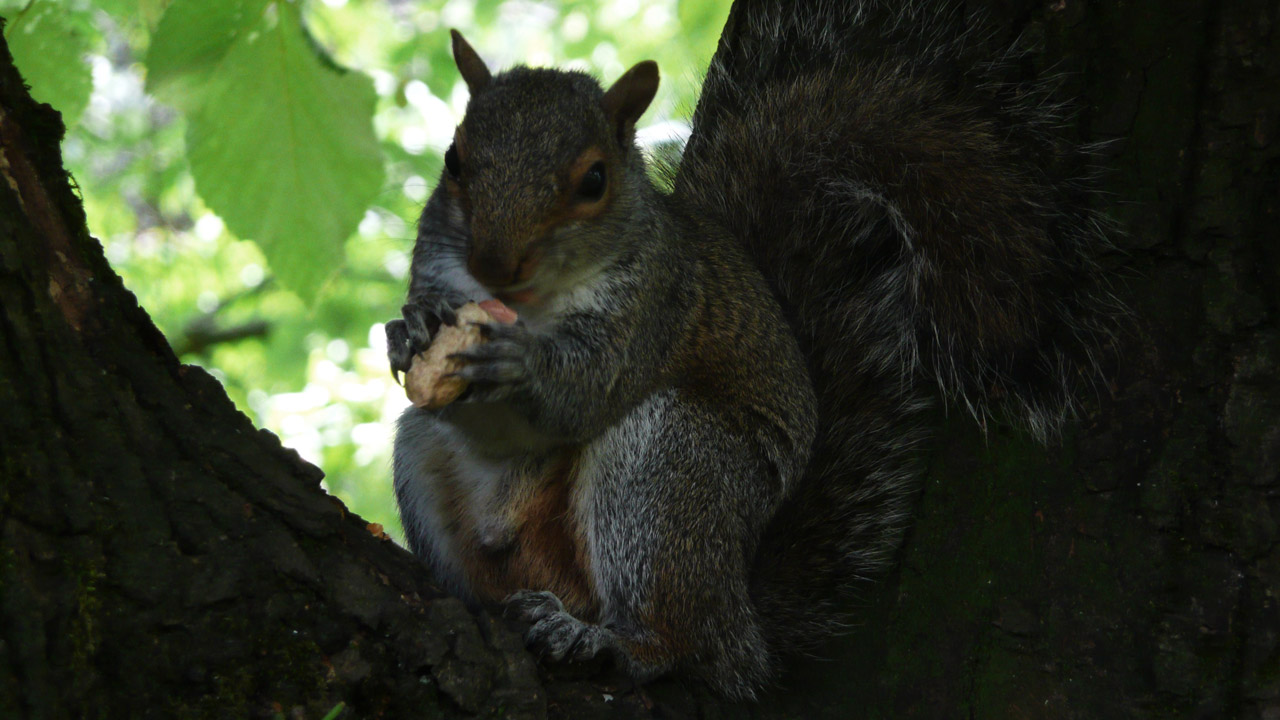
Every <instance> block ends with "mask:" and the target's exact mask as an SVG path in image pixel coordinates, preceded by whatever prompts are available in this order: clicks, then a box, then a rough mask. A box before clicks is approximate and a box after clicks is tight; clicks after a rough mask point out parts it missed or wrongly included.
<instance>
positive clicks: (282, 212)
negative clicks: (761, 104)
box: [0, 0, 729, 535]
mask: <svg viewBox="0 0 1280 720" xmlns="http://www.w3.org/2000/svg"><path fill="white" fill-rule="evenodd" d="M728 6H729V0H717V1H715V2H694V1H690V0H679V1H678V2H677V0H651V1H646V2H643V3H642V2H640V0H598V1H588V0H565V1H564V2H561V3H553V2H531V1H529V0H447V1H446V0H421V1H419V2H414V3H388V2H385V1H384V0H323V1H320V0H299V1H298V2H285V1H284V0H217V1H216V2H213V1H210V0H0V15H3V16H4V17H5V18H6V20H7V23H6V27H5V37H6V40H7V41H8V42H9V44H10V47H11V50H12V52H13V54H14V57H15V60H16V62H17V65H18V68H19V70H21V71H22V72H23V73H24V77H25V78H26V80H27V81H28V83H30V84H31V85H32V88H33V92H34V94H35V96H36V97H37V98H38V99H41V100H42V101H45V102H49V103H50V104H52V105H53V106H54V107H55V108H56V109H58V110H60V111H61V112H62V113H63V118H64V121H65V122H66V123H67V125H68V135H67V138H66V140H65V143H64V148H63V149H64V156H65V158H66V160H67V162H68V165H69V167H70V168H71V170H72V172H73V173H74V174H75V176H76V179H77V181H78V183H79V185H80V187H81V190H82V192H83V195H84V202H85V209H86V212H87V214H88V217H89V223H90V228H91V230H92V231H93V232H94V234H95V235H97V236H98V237H99V238H101V239H102V241H103V244H104V246H105V248H106V251H107V256H108V258H109V259H110V260H111V262H112V265H113V267H115V269H116V270H117V272H119V273H120V274H121V275H122V276H123V277H124V279H125V282H126V284H128V286H129V287H130V288H131V289H132V290H133V291H134V292H135V293H136V294H137V295H138V297H139V300H140V302H141V303H142V305H143V306H144V307H145V308H147V310H148V312H149V313H150V314H151V316H152V318H153V319H155V321H156V323H157V324H158V325H159V326H160V328H161V329H162V330H163V331H164V332H165V334H166V336H167V337H168V338H169V340H170V342H171V344H172V345H173V346H174V348H175V350H176V351H177V352H178V353H179V354H180V355H181V356H182V358H183V360H184V361H185V362H197V363H200V364H202V365H204V366H206V367H208V368H209V369H210V370H211V371H212V372H213V373H214V374H215V375H217V376H218V377H219V378H220V379H221V380H222V382H223V384H224V385H225V386H226V388H227V391H228V393H229V394H230V395H231V397H232V398H233V399H234V400H235V401H236V402H237V404H239V405H240V407H242V408H244V409H245V411H246V412H248V413H250V414H251V415H252V416H253V417H255V419H256V421H257V422H258V423H259V424H261V425H263V426H264V427H267V428H269V429H271V430H273V431H275V432H276V433H278V434H279V435H280V436H281V438H282V439H283V440H284V442H285V443H286V444H288V445H290V446H292V447H295V448H297V449H298V450H299V452H300V453H302V455H303V456H304V457H306V458H307V459H308V460H311V461H312V462H315V463H317V464H318V465H320V466H321V467H322V468H324V469H325V471H326V472H327V479H326V482H327V483H328V484H329V487H330V489H331V490H332V491H333V492H334V493H335V494H337V495H338V496H339V497H341V498H342V499H343V501H344V502H346V503H347V504H348V506H350V507H351V508H352V509H353V510H354V511H356V512H358V513H359V514H361V515H362V516H364V517H366V518H368V519H369V520H372V521H374V522H380V523H383V524H384V525H386V526H387V527H388V530H389V531H391V532H392V534H393V535H394V534H395V533H396V532H398V523H397V522H396V519H395V511H394V503H393V502H392V500H391V498H390V471H389V461H388V455H389V449H390V437H391V427H392V421H393V419H394V418H395V417H396V415H398V414H399V412H400V411H401V410H402V409H403V408H404V407H405V405H406V400H405V399H404V395H403V392H402V391H401V390H400V389H399V388H397V387H396V386H395V385H394V384H393V383H392V381H391V378H390V374H389V372H388V370H387V365H386V358H385V352H384V348H383V338H382V324H381V323H383V322H385V321H386V320H388V319H390V318H392V317H394V316H396V315H397V314H398V313H399V307H400V303H401V302H402V301H403V297H404V291H405V283H406V274H407V271H408V265H409V252H410V250H411V248H412V244H413V237H414V232H413V220H414V219H415V217H416V214H417V212H418V210H419V209H420V207H421V204H422V201H423V200H424V199H425V197H426V195H427V193H428V191H429V189H430V186H431V185H432V184H434V182H435V178H436V177H438V176H439V173H440V171H441V163H442V158H441V153H442V152H443V150H444V149H445V147H447V145H448V142H449V140H450V139H451V137H452V134H453V128H454V126H455V124H456V123H457V121H458V119H459V118H460V117H461V113H462V111H463V109H464V107H465V102H466V92H465V86H464V85H463V84H462V83H461V81H460V79H459V78H458V74H457V70H456V69H455V68H454V66H453V60H452V57H451V56H450V51H449V42H448V34H447V30H448V29H449V28H457V29H459V30H461V31H462V32H463V33H464V34H465V35H466V36H467V38H468V39H469V40H470V42H471V43H472V45H474V46H475V47H476V48H477V49H479V50H480V52H481V53H482V54H483V55H484V56H485V59H486V61H488V62H489V64H490V66H491V67H494V68H500V67H505V66H508V65H511V64H514V63H517V62H525V63H528V64H533V65H549V64H555V65H561V66H565V65H568V66H571V67H577V68H580V69H585V70H590V71H593V72H595V73H596V74H597V76H599V77H601V78H602V79H603V80H605V81H606V82H607V81H610V80H612V79H613V78H615V77H617V76H618V75H620V74H621V73H622V72H623V71H624V70H625V69H626V67H628V66H629V65H631V64H632V63H634V62H637V61H639V60H642V59H645V58H650V57H651V58H654V59H656V60H658V62H659V64H660V65H661V67H662V70H663V83H662V87H661V89H660V92H659V95H658V98H657V99H656V101H655V102H654V104H653V105H652V106H651V107H652V109H651V110H650V111H649V115H648V116H647V117H648V118H649V122H648V126H647V127H645V128H642V136H644V137H646V138H647V140H648V142H650V143H651V147H652V149H653V150H654V151H655V152H661V153H663V154H664V155H665V154H668V153H670V152H671V151H672V148H673V147H678V143H671V142H667V143H664V142H663V141H664V140H667V139H670V138H671V137H676V138H678V137H679V136H680V133H681V130H682V128H683V130H684V131H686V132H687V124H686V123H687V121H683V120H681V118H687V117H688V116H689V115H690V114H691V112H692V109H693V103H694V100H695V99H696V90H697V86H698V80H699V78H700V76H701V73H702V71H703V68H704V67H705V63H706V61H707V60H708V59H709V58H710V57H711V54H712V52H713V51H714V49H715V43H716V41H717V39H718V38H719V33H720V28H721V26H722V25H723V23H724V18H725V16H726V15H727V13H728ZM144 78H145V80H144ZM91 91H92V92H91Z"/></svg>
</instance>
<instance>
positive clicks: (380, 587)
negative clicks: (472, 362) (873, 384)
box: [0, 0, 1280, 718]
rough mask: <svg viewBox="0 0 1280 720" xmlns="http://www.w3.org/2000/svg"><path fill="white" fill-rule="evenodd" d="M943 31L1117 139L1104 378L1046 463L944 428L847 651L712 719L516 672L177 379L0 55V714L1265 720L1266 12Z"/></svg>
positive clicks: (1120, 5) (1005, 19)
mask: <svg viewBox="0 0 1280 720" xmlns="http://www.w3.org/2000/svg"><path fill="white" fill-rule="evenodd" d="M811 1H814V2H816V1H817V0H811ZM975 4H980V5H982V6H983V7H985V8H986V9H987V11H988V13H989V15H990V17H991V19H992V21H993V23H994V24H995V25H996V27H997V28H999V31H1000V32H1001V33H1003V34H1004V35H1006V36H1007V37H1008V38H1010V39H1011V38H1013V37H1015V36H1018V35H1021V36H1022V37H1024V38H1030V39H1032V40H1034V41H1038V43H1039V45H1040V49H1039V50H1038V51H1037V54H1036V55H1035V57H1034V58H1033V61H1029V63H1028V68H1027V70H1028V73H1030V74H1036V73H1041V72H1044V73H1048V72H1053V73H1060V72H1066V73H1068V74H1067V75H1065V80H1064V83H1065V85H1066V86H1067V87H1066V88H1065V89H1064V93H1063V94H1064V95H1070V94H1076V95H1079V96H1080V97H1082V98H1083V103H1082V105H1083V106H1084V113H1083V115H1082V116H1081V117H1080V119H1079V123H1078V125H1079V133H1080V134H1081V136H1082V137H1084V138H1085V139H1087V140H1109V139H1114V138H1122V139H1121V140H1119V141H1118V142H1116V143H1115V144H1112V145H1110V146H1109V147H1108V148H1107V150H1106V152H1107V155H1108V161H1107V163H1108V166H1109V168H1110V171H1109V172H1108V173H1107V174H1106V175H1105V177H1104V184H1105V185H1106V186H1107V187H1108V189H1109V190H1110V191H1111V193H1112V195H1111V203H1110V210H1111V212H1112V214H1113V215H1114V216H1116V217H1117V218H1120V219H1121V220H1122V221H1123V222H1124V224H1125V225H1126V226H1127V229H1128V235H1127V236H1125V237H1123V238H1121V239H1120V242H1121V244H1122V245H1123V246H1124V248H1125V249H1126V251H1127V256H1126V257H1125V258H1123V259H1122V260H1117V262H1116V263H1115V264H1116V265H1117V266H1120V268H1121V270H1120V272H1121V273H1122V274H1123V275H1124V280H1123V281H1122V283H1121V285H1120V287H1119V288H1118V293H1119V294H1120V295H1121V296H1122V299H1123V300H1125V301H1126V302H1127V303H1128V304H1129V305H1130V307H1132V308H1133V310H1134V322H1133V324H1132V328H1131V331H1130V332H1129V333H1128V334H1127V336H1126V337H1125V340H1124V342H1123V344H1122V347H1121V350H1120V352H1119V353H1118V359H1117V361H1116V371H1115V382H1114V383H1113V384H1112V386H1111V388H1110V394H1109V395H1108V396H1104V397H1099V398H1096V399H1095V401H1094V402H1093V403H1092V405H1091V409H1090V412H1089V413H1088V416H1087V417H1086V418H1084V419H1083V421H1082V422H1080V423H1078V425H1077V426H1076V428H1075V430H1074V431H1073V432H1072V433H1071V434H1070V435H1069V437H1068V438H1067V439H1066V441H1065V442H1063V443H1062V445H1061V446H1059V447H1054V448H1050V449H1044V448H1041V447H1038V446H1036V445H1034V444H1033V443H1032V442H1031V441H1029V440H1028V439H1027V438H1025V437H1023V436H1020V435H1017V434H1014V433H1011V432H1008V431H1005V430H1003V429H1001V428H993V429H992V430H991V431H990V432H989V434H988V435H987V436H985V437H984V436H982V435H981V434H980V432H979V431H978V430H977V429H976V428H975V427H974V426H973V425H972V423H971V422H970V421H967V420H965V419H963V418H959V417H957V418H955V419H954V420H951V421H947V422H946V423H945V425H944V429H943V431H942V433H941V435H940V438H939V441H938V442H937V443H936V447H935V450H934V452H933V455H932V464H931V467H930V472H929V475H928V478H927V480H926V483H925V489H924V492H923V493H922V495H921V501H920V510H919V515H918V518H917V521H916V525H915V528H914V530H913V532H912V534H911V536H910V538H909V540H908V542H907V545H906V547H905V548H904V550H903V553H902V564H901V567H900V569H899V571H897V572H896V573H895V574H894V576H893V577H891V578H890V579H889V580H888V581H887V582H886V583H883V584H882V585H881V586H880V587H879V588H878V589H877V590H875V591H873V592H872V593H871V595H870V596H869V597H868V598H867V601H866V609H865V618H866V622H865V624H864V625H863V626H862V627H860V628H859V629H857V631H856V632H855V633H854V635H853V636H852V637H851V638H848V639H846V640H845V641H842V642H839V643H837V644H833V646H832V647H831V648H829V649H828V650H827V653H828V655H829V656H832V657H834V658H835V662H808V663H800V664H797V665H796V666H793V667H792V668H791V670H790V672H788V673H787V674H786V675H785V676H784V677H783V683H782V686H781V689H780V690H779V691H778V692H777V693H775V694H774V695H772V696H771V697H769V698H767V699H766V700H765V702H764V703H763V704H761V705H759V706H752V707H738V708H727V707H724V706H722V705H721V704H720V703H718V702H717V701H716V700H715V699H714V698H711V697H710V696H709V695H707V693H706V691H705V690H703V689H701V688H699V687H692V686H689V685H687V684H685V683H684V682H682V681H679V680H674V681H666V682H662V683H657V684H655V685H652V686H649V687H648V688H646V690H645V691H644V692H636V691H634V690H633V689H631V688H630V687H629V686H628V685H627V684H626V683H625V682H620V681H619V680H618V679H617V678H616V677H615V676H613V675H609V674H607V671H605V670H601V669H600V668H596V667H589V668H585V669H579V668H563V667H561V668H539V667H538V666H537V665H536V663H535V662H534V661H533V659H532V658H531V657H530V656H529V655H528V654H527V653H525V652H524V651H523V650H522V649H521V645H520V641H519V637H518V635H517V634H516V633H514V632H513V631H512V629H511V628H509V627H507V626H506V625H505V624H504V623H503V622H500V621H498V620H496V619H494V618H492V617H490V616H488V615H486V614H483V613H480V614H472V613H470V612H468V611H467V609H466V608H464V607H463V606H462V604H461V603H459V602H458V601H456V600H453V599H450V598H445V597H442V596H441V595H440V593H439V591H438V590H436V589H435V588H434V587H432V586H431V585H430V584H429V583H428V582H427V580H426V578H425V574H424V572H423V570H422V568H421V566H420V565H419V564H417V562H416V561H415V560H414V559H413V558H412V557H411V556H409V555H408V553H406V552H404V551H403V550H401V549H399V548H397V547H395V546H394V545H393V544H391V543H390V542H387V541H386V540H382V539H379V538H378V537H375V536H374V535H373V534H371V533H370V532H369V531H368V530H367V528H366V527H365V523H364V522H363V521H361V520H360V519H359V518H357V517H355V516H353V515H351V514H350V513H348V512H346V510H345V509H344V508H343V507H342V505H341V503H339V502H338V501H336V500H335V499H333V498H331V497H329V496H327V495H325V494H324V493H323V491H321V489H320V487H319V479H320V473H319V471H318V470H316V469H315V468H313V467H311V466H309V465H307V464H305V463H303V462H301V461H300V460H299V459H298V458H297V456H296V455H295V454H294V453H293V452H291V451H289V450H285V449H283V448H282V447H281V446H280V444H279V442H278V441H277V439H276V438H275V437H274V436H273V435H271V434H270V433H267V432H265V431H259V430H255V429H254V428H253V427H252V426H251V425H250V423H249V421H248V419H247V418H245V417H244V416H243V415H241V414H240V413H238V412H237V411H236V410H235V409H234V407H233V406H232V405H231V403H230V402H229V401H228V400H227V398H226V396H225V394H224V393H223V391H222V389H221V388H220V387H219V386H218V384H217V383H216V382H215V381H214V380H213V379H212V378H211V377H210V376H209V375H208V374H207V373H205V372H204V371H202V370H200V369H199V368H196V367H192V366H183V365H180V364H179V363H178V362H177V360H176V358H175V357H174V355H173V353H172V351H171V350H170V349H169V347H168V345H167V344H166V342H165V340H164V338H163V337H161V335H160V334H159V332H158V331H157V330H156V329H155V327H154V326H153V325H152V324H151V322H150V320H149V319H148V318H147V316H146V315H145V313H143V312H142V310H141V309H139V308H138V306H137V303H136V301H135V299H134V298H133V296H132V295H131V294H129V293H128V291H127V290H125V289H124V288H123V287H122V286H121V283H120V280H119V278H118V277H117V276H116V275H115V274H114V273H113V272H112V271H111V269H110V268H109V267H108V266H107V263H106V261H105V259H104V258H103V255H102V251H101V248H100V246H99V245H98V243H97V242H96V241H95V240H93V239H92V238H91V237H89V235H88V233H87V231H86V229H85V222H84V214H83V209H82V207H81V203H80V202H79V200H78V199H77V198H76V196H75V195H74V194H73V193H72V191H71V188H70V186H69V182H68V177H67V175H66V173H65V171H64V170H63V169H62V165H61V159H60V156H59V151H58V142H59V140H60V138H61V134H62V128H61V124H60V121H59V120H58V118H57V116H56V114H55V113H53V112H51V111H50V110H49V109H48V108H47V107H43V106H37V105H35V104H34V103H33V102H32V101H31V99H30V98H29V96H28V95H27V93H26V90H25V88H24V87H23V86H22V83H21V81H20V79H19V78H18V76H17V73H16V71H15V70H14V68H13V64H12V60H11V58H10V57H9V56H8V51H7V49H6V48H4V47H3V43H2V41H0V175H3V178H4V182H3V183H0V333H2V335H0V337H3V342H0V408H3V409H4V412H3V414H2V415H0V448H2V452H0V458H3V465H2V471H0V533H2V536H3V541H2V545H0V552H2V557H0V662H3V667H2V668H0V716H3V717H11V716H13V717H32V718H61V717H157V718H168V717H255V716H271V715H273V714H274V713H276V712H282V713H284V714H285V715H286V716H290V715H293V716H298V717H307V718H319V717H321V716H323V715H324V714H325V713H327V712H329V711H330V710H331V709H332V708H333V707H334V706H336V705H337V703H338V702H340V701H341V702H344V703H346V704H347V706H348V707H349V711H348V716H351V717H379V716H381V717H387V718H400V717H422V716H428V717H434V716H446V717H453V716H475V715H485V716H507V717H544V716H547V715H550V716H559V717H575V718H577V717H592V716H610V717H630V716H635V717H640V716H646V715H649V714H651V713H657V714H662V715H664V716H668V717H670V716H676V717H681V716H690V715H694V714H701V715H708V716H738V715H743V714H750V715H755V716H758V717H833V718H834V717H850V716H854V717H856V716H859V715H862V716H867V717H894V718H899V717H920V718H934V717H958V716H963V715H969V716H971V717H1028V718H1031V717H1036V718H1040V717H1073V718H1100V717H1107V718H1110V717H1130V716H1179V717H1190V716H1203V717H1246V718H1264V717H1265V718H1276V717H1280V651H1278V649H1277V642H1278V640H1280V612H1278V611H1277V607H1276V602H1277V600H1276V594H1277V591H1278V590H1280V551H1278V550H1277V544H1276V513H1277V511H1278V510H1280V507H1277V506H1278V505H1280V499H1278V497H1277V479H1278V474H1277V469H1278V467H1280V379H1278V378H1280V376H1278V373H1277V365H1278V364H1280V335H1278V334H1277V331H1276V327H1275V310H1276V306H1277V301H1280V278H1277V270H1278V269H1280V248H1278V247H1277V244H1276V242H1275V238H1276V231H1275V224H1276V223H1277V221H1278V220H1280V217H1278V215H1280V213H1278V212H1277V211H1278V209H1280V163H1278V162H1277V155H1278V153H1277V148H1278V147H1280V145H1278V144H1277V143H1276V142H1275V139H1274V136H1275V134H1276V131H1277V129H1278V123H1280V78H1278V77H1277V76H1278V75H1280V40H1277V33H1276V30H1275V24H1276V23H1277V22H1280V11H1278V10H1277V8H1276V6H1275V3H1273V2H1265V1H1263V0H1236V1H1235V2H1211V1H1209V0H1189V1H1188V2H1186V3H1181V4H1180V5H1179V7H1178V8H1176V9H1175V8H1172V7H1171V6H1170V5H1169V4H1168V3H1165V2H1161V1H1159V0H1127V1H1123V2H1109V3H1089V4H1085V3H1084V2H1083V1H1082V0H1058V1H1057V2H1052V3H1046V4H1043V5H1037V6H1036V7H1034V8H1031V9H1027V8H1024V7H1021V6H1020V5H1018V4H1016V3H1011V2H1006V1H1005V0H990V1H988V2H983V3H975ZM751 5H752V3H751V2H750V0H740V2H739V4H738V6H736V7H735V8H734V11H733V13H732V15H731V17H730V21H729V25H728V26H727V28H726V32H725V36H724V38H723V39H722V45H721V49H720V51H719V57H720V59H721V60H722V61H724V62H726V63H733V62H735V60H736V61H739V62H741V61H744V59H742V58H737V56H736V55H735V45H734V38H735V33H736V28H737V27H738V26H739V24H740V23H743V22H745V19H746V18H747V17H749V15H750V13H751ZM1015 5H1018V6H1017V7H1015ZM388 496H390V493H388ZM388 502H390V497H388Z"/></svg>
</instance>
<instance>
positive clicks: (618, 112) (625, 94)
mask: <svg viewBox="0 0 1280 720" xmlns="http://www.w3.org/2000/svg"><path fill="white" fill-rule="evenodd" d="M656 92H658V63H656V62H654V61H652V60H645V61H644V62H641V63H636V64H635V65H634V66H633V67H632V68H631V69H630V70H628V71H626V72H625V73H623V74H622V77H620V78H618V80H617V82H615V83H614V84H613V86H612V87H610V88H609V89H608V90H607V91H606V92H605V94H604V99H603V100H601V101H600V107H602V108H603V109H604V114H605V115H606V116H607V117H608V118H609V122H611V123H613V127H614V130H616V131H617V135H618V143H619V144H621V145H622V146H623V147H626V145H627V142H628V139H629V138H630V136H631V133H632V131H634V130H635V127H636V120H639V119H640V116H641V115H643V114H644V111H645V108H647V107H649V103H650V102H652V101H653V95H654V93H656Z"/></svg>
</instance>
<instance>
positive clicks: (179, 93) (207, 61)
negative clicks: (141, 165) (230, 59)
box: [146, 0, 270, 112]
mask: <svg viewBox="0 0 1280 720" xmlns="http://www.w3.org/2000/svg"><path fill="white" fill-rule="evenodd" d="M269 2H270V0H218V1H217V2H210V1H209V0H175V2H173V3H172V4H170V5H169V7H168V9H167V10H165V11H164V15H162V16H160V22H159V24H158V25H157V26H156V30H155V32H154V33H152V35H151V47H150V48H149V49H148V50H147V60H146V66H147V92H149V93H151V94H152V95H155V96H156V97H158V98H160V99H162V100H164V101H165V102H168V103H170V104H172V105H176V106H178V107H180V108H182V109H183V110H185V111H187V112H191V111H193V110H196V109H198V108H199V106H200V103H201V102H202V101H203V100H204V94H205V91H206V90H207V89H208V87H207V83H208V82H209V79H210V75H212V73H213V72H214V71H215V70H216V69H217V67H218V65H219V63H221V62H222V59H223V58H224V57H225V56H226V54H227V52H228V51H230V50H231V47H232V46H233V45H234V44H235V43H236V41H237V40H238V39H241V38H242V37H243V36H244V35H246V34H247V33H249V32H252V31H253V29H254V28H255V27H257V26H258V25H259V24H260V23H261V22H262V14H263V10H264V9H265V8H266V7H267V5H268V3H269Z"/></svg>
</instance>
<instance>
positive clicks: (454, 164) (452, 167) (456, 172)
mask: <svg viewBox="0 0 1280 720" xmlns="http://www.w3.org/2000/svg"><path fill="white" fill-rule="evenodd" d="M444 169H445V170H448V171H449V177H451V178H453V179H454V180H457V179H458V178H460V177H462V166H461V165H459V164H458V148H457V145H456V144H452V145H450V146H449V149H448V150H445V151H444Z"/></svg>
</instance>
